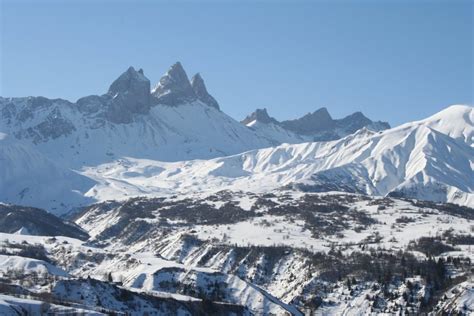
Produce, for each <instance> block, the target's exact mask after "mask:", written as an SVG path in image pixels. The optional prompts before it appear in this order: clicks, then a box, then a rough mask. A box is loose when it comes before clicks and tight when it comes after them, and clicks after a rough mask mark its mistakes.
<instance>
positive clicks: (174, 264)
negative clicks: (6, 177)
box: [0, 190, 474, 315]
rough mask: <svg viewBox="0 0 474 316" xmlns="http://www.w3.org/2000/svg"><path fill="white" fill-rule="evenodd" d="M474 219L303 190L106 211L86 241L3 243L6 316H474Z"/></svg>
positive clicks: (98, 208)
mask: <svg viewBox="0 0 474 316" xmlns="http://www.w3.org/2000/svg"><path fill="white" fill-rule="evenodd" d="M20 209H21V208H20V207H15V208H13V209H12V211H11V212H13V213H14V212H18V211H19V210H20ZM473 216H474V215H473V212H472V209H470V208H467V207H459V206H455V205H449V204H448V205H445V204H437V203H432V202H417V201H407V200H399V199H396V198H374V197H368V196H365V195H359V194H348V193H335V192H333V193H304V192H295V191H291V190H290V191H282V190H278V191H274V192H266V193H264V194H255V193H251V192H231V191H221V192H218V193H216V194H211V195H204V194H202V195H199V194H197V195H194V196H192V197H182V196H174V197H168V198H154V199H147V198H134V199H129V200H127V201H123V202H117V201H108V202H103V203H99V204H95V205H92V206H90V207H87V208H84V209H82V210H80V211H77V212H76V213H74V214H70V217H69V219H70V220H74V221H75V223H76V224H78V225H80V226H82V227H83V228H84V229H85V230H86V231H87V232H88V233H89V235H90V236H91V237H90V238H89V239H88V240H87V241H81V240H78V239H74V238H68V237H62V236H56V237H51V236H31V235H28V234H25V235H19V234H6V233H0V289H1V291H2V296H0V312H4V313H7V312H8V313H10V314H11V313H12V312H11V311H12V309H13V310H14V309H20V310H22V308H24V309H25V310H27V312H26V313H28V309H29V308H31V309H32V310H31V311H30V313H32V312H33V311H37V310H41V311H43V312H46V311H48V312H52V311H54V310H56V311H57V312H59V310H61V309H63V308H64V309H65V307H64V306H68V307H69V308H74V309H78V310H79V309H80V310H85V311H88V312H91V313H92V312H94V313H96V314H99V313H105V314H111V313H125V312H127V313H129V314H131V315H143V314H145V313H148V314H150V315H161V314H165V315H175V314H183V315H201V314H209V313H210V311H213V312H214V313H216V314H218V315H275V314H276V315H290V314H291V315H302V314H303V313H305V314H311V313H313V314H314V313H316V314H324V315H339V314H347V315H365V314H389V315H392V314H399V313H400V312H402V314H403V313H405V314H410V315H411V314H422V313H429V312H432V313H436V312H444V313H448V314H449V313H452V312H460V313H461V315H469V312H472V311H473V310H474V306H473V303H472V284H473V283H472V279H471V277H472V270H471V268H472V265H471V260H473V259H474V255H473V252H472V249H471V246H472V243H473V238H472V234H471V227H470V226H471V222H472V220H473ZM24 221H25V224H28V222H29V219H25V220H24ZM58 221H59V220H58ZM56 223H57V224H58V225H59V226H63V225H65V224H66V223H60V222H56ZM53 224H54V223H53ZM0 229H1V228H0ZM40 302H43V304H40ZM7 315H8V314H7Z"/></svg>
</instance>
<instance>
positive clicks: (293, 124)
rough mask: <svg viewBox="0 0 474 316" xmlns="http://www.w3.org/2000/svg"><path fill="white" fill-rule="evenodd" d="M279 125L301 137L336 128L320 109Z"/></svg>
mask: <svg viewBox="0 0 474 316" xmlns="http://www.w3.org/2000/svg"><path fill="white" fill-rule="evenodd" d="M281 124H282V126H283V127H284V128H286V129H288V130H290V131H293V132H295V133H298V134H302V135H312V134H316V133H320V132H322V131H327V130H331V129H333V128H335V127H336V123H335V122H334V120H333V119H332V117H331V115H330V114H329V112H328V110H327V109H326V108H320V109H319V110H317V111H314V112H313V113H308V114H306V115H305V116H303V117H301V118H299V119H296V120H288V121H283V122H281Z"/></svg>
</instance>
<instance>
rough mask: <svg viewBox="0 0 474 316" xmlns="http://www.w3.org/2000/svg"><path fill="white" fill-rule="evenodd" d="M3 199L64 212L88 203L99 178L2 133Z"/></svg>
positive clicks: (0, 177) (0, 170)
mask: <svg viewBox="0 0 474 316" xmlns="http://www.w3.org/2000/svg"><path fill="white" fill-rule="evenodd" d="M0 162H1V164H0V201H1V202H4V203H13V204H20V205H28V206H36V207H41V208H46V209H48V210H50V211H52V212H58V213H59V212H64V211H67V210H70V209H71V208H73V207H77V206H81V205H87V204H89V203H91V202H92V200H90V199H88V198H85V197H84V194H85V193H86V192H87V191H88V190H89V189H90V188H91V187H92V186H93V185H94V184H95V182H94V181H93V180H91V179H89V178H87V177H85V176H82V175H80V174H78V173H76V172H74V171H72V170H69V169H67V168H64V167H61V166H59V165H57V164H56V163H55V162H54V161H52V160H50V159H48V158H47V157H45V156H44V155H43V154H41V153H40V152H39V151H37V150H35V149H34V148H33V147H32V146H29V145H28V144H24V143H22V142H20V141H18V140H16V139H14V138H13V137H9V136H7V135H6V134H3V133H0Z"/></svg>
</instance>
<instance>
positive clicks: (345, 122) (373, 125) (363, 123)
mask: <svg viewBox="0 0 474 316" xmlns="http://www.w3.org/2000/svg"><path fill="white" fill-rule="evenodd" d="M335 122H336V126H337V127H338V128H340V129H343V130H344V131H346V132H347V133H354V132H356V131H358V130H360V129H361V128H363V127H367V128H369V129H371V130H383V129H388V128H390V125H389V124H388V123H387V122H381V121H376V122H373V121H372V120H370V119H369V118H367V117H366V116H365V115H364V114H362V112H355V113H353V114H351V115H348V116H346V117H345V118H342V119H340V120H335Z"/></svg>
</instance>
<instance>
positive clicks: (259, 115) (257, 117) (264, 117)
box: [241, 108, 279, 126]
mask: <svg viewBox="0 0 474 316" xmlns="http://www.w3.org/2000/svg"><path fill="white" fill-rule="evenodd" d="M255 121H256V122H260V123H264V124H269V123H274V124H279V122H278V121H277V120H275V119H274V118H273V117H270V115H268V112H267V109H266V108H263V109H256V110H255V112H252V113H251V114H250V115H247V117H246V118H244V119H243V120H242V121H241V123H242V124H244V125H247V126H248V125H249V124H251V123H252V122H255Z"/></svg>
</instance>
